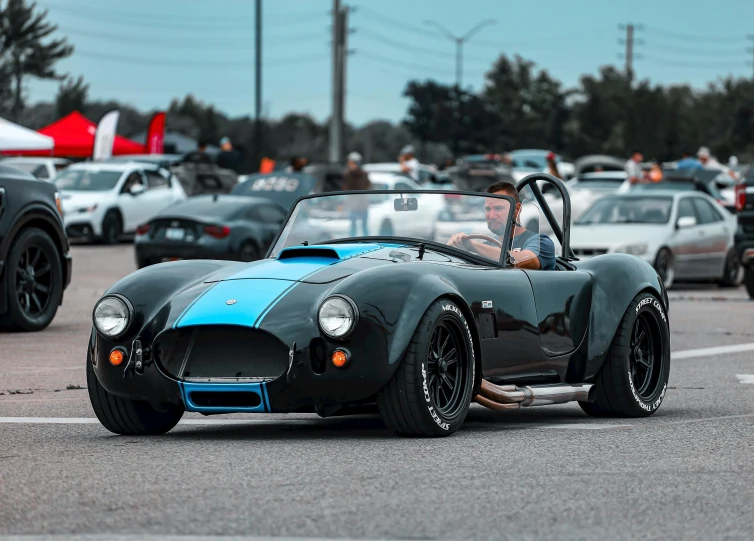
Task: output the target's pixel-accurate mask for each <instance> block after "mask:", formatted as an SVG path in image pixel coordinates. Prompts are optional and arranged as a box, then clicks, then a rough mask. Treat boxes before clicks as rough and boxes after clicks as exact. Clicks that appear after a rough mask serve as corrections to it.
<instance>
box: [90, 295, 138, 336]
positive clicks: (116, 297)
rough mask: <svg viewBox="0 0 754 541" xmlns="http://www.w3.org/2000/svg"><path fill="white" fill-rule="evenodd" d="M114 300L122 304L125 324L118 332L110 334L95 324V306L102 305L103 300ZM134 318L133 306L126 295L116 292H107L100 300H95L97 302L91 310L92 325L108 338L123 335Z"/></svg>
mask: <svg viewBox="0 0 754 541" xmlns="http://www.w3.org/2000/svg"><path fill="white" fill-rule="evenodd" d="M110 300H114V301H116V302H119V303H120V304H122V305H123V308H125V313H126V324H125V326H124V327H123V329H121V330H120V331H119V332H117V333H114V334H110V333H108V332H106V331H104V330H103V329H102V328H101V327H100V326H99V325H98V324H97V308H99V307H100V305H102V303H103V302H105V301H110ZM133 319H134V307H133V305H132V304H131V301H129V300H128V299H127V298H126V297H124V296H123V295H119V294H117V293H113V294H108V295H105V296H104V297H102V298H101V299H100V300H98V301H97V303H96V304H95V305H94V309H93V310H92V323H93V324H94V327H95V328H96V329H97V332H98V333H100V334H101V335H102V336H105V337H106V338H109V339H117V338H119V337H121V336H123V335H124V334H125V333H126V332H128V329H129V327H130V326H131V323H132V322H133Z"/></svg>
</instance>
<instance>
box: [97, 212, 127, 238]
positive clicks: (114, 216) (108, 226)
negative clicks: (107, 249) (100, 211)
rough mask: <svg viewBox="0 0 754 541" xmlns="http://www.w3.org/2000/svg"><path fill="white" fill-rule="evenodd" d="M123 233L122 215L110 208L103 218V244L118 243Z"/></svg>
mask: <svg viewBox="0 0 754 541" xmlns="http://www.w3.org/2000/svg"><path fill="white" fill-rule="evenodd" d="M122 233H123V226H122V225H121V220H120V216H119V215H118V213H117V212H115V211H114V210H108V211H107V213H106V214H105V217H104V218H102V237H101V239H102V244H109V245H112V244H118V243H119V242H120V236H121V234H122Z"/></svg>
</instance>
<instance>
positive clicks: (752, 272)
mask: <svg viewBox="0 0 754 541" xmlns="http://www.w3.org/2000/svg"><path fill="white" fill-rule="evenodd" d="M744 286H746V292H747V293H748V294H749V298H750V299H754V269H751V268H748V267H747V268H745V269H744Z"/></svg>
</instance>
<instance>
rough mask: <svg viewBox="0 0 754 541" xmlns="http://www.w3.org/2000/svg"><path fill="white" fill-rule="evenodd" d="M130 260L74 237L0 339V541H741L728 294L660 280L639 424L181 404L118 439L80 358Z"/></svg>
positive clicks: (750, 408) (749, 421)
mask: <svg viewBox="0 0 754 541" xmlns="http://www.w3.org/2000/svg"><path fill="white" fill-rule="evenodd" d="M132 251H133V247H132V246H131V245H130V244H124V245H121V246H117V247H100V246H80V247H75V248H74V254H73V255H74V278H73V282H72V284H71V286H70V288H69V290H68V291H67V292H66V297H65V301H64V305H63V307H62V308H61V310H60V311H59V312H58V315H57V317H56V319H55V321H54V322H53V324H52V325H51V326H50V327H49V328H48V329H47V330H45V331H44V332H41V333H34V334H0V539H15V537H14V536H15V535H20V534H36V535H41V534H49V535H51V537H44V538H45V539H68V538H71V539H73V538H78V537H74V536H77V535H81V534H123V535H125V534H130V535H132V536H134V535H135V536H138V537H128V539H137V538H138V539H144V538H150V537H151V536H154V537H155V538H159V539H169V537H166V536H168V535H175V536H226V535H227V536H230V535H233V536H244V537H243V538H245V539H263V538H265V539H266V538H267V536H269V537H274V538H278V539H282V538H284V537H290V538H297V539H314V538H328V539H332V538H337V539H491V540H492V539H494V540H500V539H516V540H521V539H543V538H550V539H682V538H697V537H700V538H712V539H752V538H754V506H753V505H752V503H754V465H752V462H753V459H754V345H753V343H754V327H753V326H752V322H754V302H750V301H748V299H747V297H746V295H745V293H744V291H743V290H721V289H718V288H716V287H712V286H694V287H685V288H681V289H676V290H672V291H671V298H672V302H671V308H670V318H671V327H672V350H673V352H674V354H675V355H674V356H673V364H672V368H671V376H670V388H669V390H668V392H667V396H666V398H665V401H664V403H663V405H662V407H661V408H660V410H659V411H658V412H657V413H656V414H655V415H654V416H652V417H650V418H648V419H642V420H636V419H619V420H616V419H612V420H610V419H608V420H594V419H591V418H589V417H587V416H586V415H584V414H583V413H582V412H581V410H580V409H579V407H578V406H576V405H570V404H568V405H561V406H549V407H543V408H531V409H527V410H522V411H519V412H510V413H498V412H491V411H489V410H485V409H482V408H481V407H479V406H474V407H473V408H472V411H471V413H470V414H469V417H468V419H467V421H466V424H465V426H464V427H463V428H462V430H460V431H459V432H458V433H456V434H455V435H454V436H453V437H450V438H444V439H437V440H420V439H400V438H396V437H393V436H392V435H391V434H390V433H389V432H388V431H387V430H386V429H385V428H384V426H383V425H382V423H381V421H380V420H379V418H378V417H357V418H334V419H320V418H319V417H317V416H313V415H288V416H285V415H274V416H270V415H267V416H260V415H247V416H238V415H234V416H219V417H212V418H207V417H202V416H201V415H195V414H187V415H185V416H184V422H182V423H181V424H180V425H179V426H178V427H176V428H175V429H174V430H173V431H172V432H170V433H169V434H167V435H165V436H161V437H152V438H136V437H120V436H115V435H112V434H111V433H110V432H108V431H107V430H105V429H104V428H103V427H102V426H101V425H99V424H98V423H97V422H96V419H94V413H93V411H92V409H91V406H90V405H89V401H88V397H87V392H86V389H85V386H86V377H85V373H84V362H85V357H84V354H85V344H86V341H87V337H88V333H89V330H90V325H91V310H92V307H93V304H94V302H95V301H96V299H97V298H98V297H99V296H100V295H101V294H102V293H103V292H104V291H105V289H106V288H107V287H108V286H109V285H110V284H111V283H112V282H114V281H115V280H116V279H118V278H119V277H121V276H124V275H126V274H128V273H129V272H131V271H132V270H134V262H133V252H132ZM738 344H748V346H746V345H745V346H743V347H741V348H738V351H727V352H726V350H725V349H722V350H721V349H719V348H721V347H722V348H724V347H726V346H731V345H738ZM709 348H713V349H709ZM715 348H717V349H715ZM742 349H743V351H741V350H742ZM228 420H230V421H233V422H234V423H235V424H229V423H227V421H228ZM223 423H225V424H223ZM6 536H10V537H6ZM24 538H25V539H30V538H28V537H24ZM40 538H41V537H40ZM97 538H105V537H97ZM107 538H112V537H111V536H108V537H107ZM180 538H181V539H189V537H180ZM124 539H126V537H124Z"/></svg>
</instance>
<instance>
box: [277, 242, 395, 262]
mask: <svg viewBox="0 0 754 541" xmlns="http://www.w3.org/2000/svg"><path fill="white" fill-rule="evenodd" d="M381 248H384V246H382V245H380V244H367V243H359V244H330V245H327V244H319V245H316V246H303V245H302V246H289V247H288V248H283V249H282V250H280V253H279V254H278V257H277V259H278V261H282V260H285V259H297V258H317V259H330V260H332V261H344V260H346V259H351V258H352V257H357V256H360V255H363V254H366V253H369V252H374V251H375V250H379V249H381Z"/></svg>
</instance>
